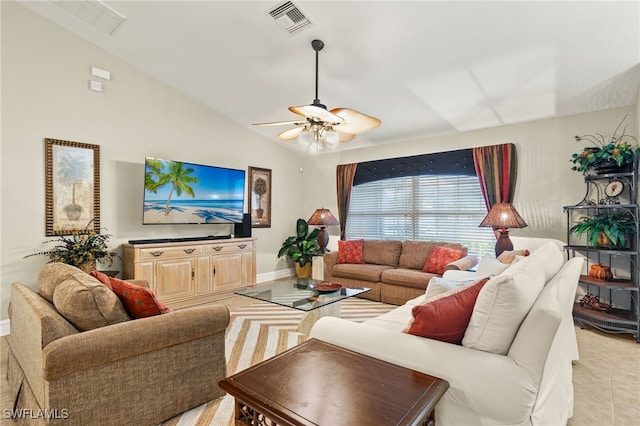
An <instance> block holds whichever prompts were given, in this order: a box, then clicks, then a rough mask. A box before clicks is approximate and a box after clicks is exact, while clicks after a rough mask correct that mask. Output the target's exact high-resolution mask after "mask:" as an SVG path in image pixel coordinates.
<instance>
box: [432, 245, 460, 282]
mask: <svg viewBox="0 0 640 426" xmlns="http://www.w3.org/2000/svg"><path fill="white" fill-rule="evenodd" d="M463 257H464V251H462V250H458V249H452V248H448V247H442V246H435V247H434V248H433V249H432V250H431V253H429V257H428V258H427V261H426V262H425V264H424V268H422V272H430V273H432V274H438V275H442V274H444V268H445V267H446V266H447V264H449V263H451V262H455V261H456V260H458V259H462V258H463Z"/></svg>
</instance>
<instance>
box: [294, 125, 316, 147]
mask: <svg viewBox="0 0 640 426" xmlns="http://www.w3.org/2000/svg"><path fill="white" fill-rule="evenodd" d="M315 141H316V138H315V136H314V132H312V131H311V130H309V128H307V127H305V128H304V130H302V133H300V136H299V137H298V142H300V145H302V146H303V147H305V148H309V147H311V145H312V144H313V143H314V142H315Z"/></svg>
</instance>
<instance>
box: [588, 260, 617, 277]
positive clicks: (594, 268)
mask: <svg viewBox="0 0 640 426" xmlns="http://www.w3.org/2000/svg"><path fill="white" fill-rule="evenodd" d="M589 276H590V277H591V278H595V279H598V280H603V281H613V273H612V272H611V268H610V267H608V266H606V265H599V264H594V265H591V268H589Z"/></svg>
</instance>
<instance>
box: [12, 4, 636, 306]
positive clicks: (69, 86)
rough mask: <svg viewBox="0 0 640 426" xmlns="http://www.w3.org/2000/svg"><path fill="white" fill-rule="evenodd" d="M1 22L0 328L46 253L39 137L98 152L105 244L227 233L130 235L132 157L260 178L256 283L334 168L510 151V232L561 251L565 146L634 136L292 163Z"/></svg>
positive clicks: (332, 202)
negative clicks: (92, 76)
mask: <svg viewBox="0 0 640 426" xmlns="http://www.w3.org/2000/svg"><path fill="white" fill-rule="evenodd" d="M0 13H1V19H2V33H1V36H2V46H1V47H2V50H1V53H2V71H1V72H2V74H1V78H2V85H1V92H0V94H1V101H2V102H1V106H2V111H1V133H0V136H1V138H2V139H1V147H0V149H1V150H0V165H1V181H0V183H1V185H2V193H1V199H0V201H1V205H0V207H1V208H0V215H1V217H0V223H1V228H0V238H1V248H0V265H1V271H0V319H5V318H7V305H8V301H9V297H10V294H9V291H10V285H11V283H12V282H15V281H20V282H23V283H25V284H28V285H30V286H32V287H35V283H36V276H37V272H38V270H39V269H40V267H41V266H42V265H43V264H44V263H45V262H46V259H45V258H37V257H36V258H29V259H23V256H24V255H26V254H29V253H33V252H35V251H40V250H42V249H44V248H46V246H43V244H42V242H43V241H45V240H46V239H47V238H46V237H44V149H43V147H44V138H46V137H50V138H57V139H64V140H71V141H78V142H86V143H92V144H98V145H100V147H101V162H102V164H101V177H102V182H101V184H102V187H101V216H102V224H103V226H105V227H107V228H108V229H109V231H110V233H112V234H113V236H114V237H113V239H112V240H111V243H112V245H113V246H118V245H119V244H121V243H123V242H126V241H127V240H129V239H133V238H152V237H166V236H197V235H208V234H213V233H227V232H231V230H230V227H227V226H226V225H216V227H215V228H208V227H206V228H205V227H198V226H167V227H165V226H152V227H149V226H147V227H144V226H142V225H141V222H142V217H141V216H142V212H141V197H142V192H143V188H142V184H143V182H142V178H143V161H144V157H145V156H155V157H160V158H169V159H176V160H183V161H191V162H195V163H201V164H212V165H219V166H225V167H232V168H240V169H246V168H247V167H248V166H250V165H251V166H256V167H265V168H270V169H272V170H273V203H272V206H273V215H272V227H271V228H261V229H254V230H253V233H254V236H256V237H257V238H258V274H260V275H263V276H269V275H270V274H274V273H277V271H280V270H282V269H286V268H287V264H286V263H285V262H283V261H278V260H277V259H276V253H277V251H278V249H279V247H280V244H281V242H282V241H283V240H284V239H285V238H286V237H287V236H289V235H291V233H292V232H293V231H294V223H295V219H297V218H298V217H303V218H305V219H306V218H308V217H309V216H310V215H311V213H312V212H313V210H314V209H315V208H318V207H323V206H324V207H328V208H330V209H331V210H332V211H333V212H334V213H336V214H337V207H336V195H335V166H336V165H337V164H342V163H350V162H358V161H367V160H375V159H380V158H389V157H400V156H405V155H415V154H421V153H428V152H439V151H447V150H453V149H460V148H468V147H473V146H480V145H491V144H499V143H505V142H513V143H514V144H516V147H517V150H518V158H519V161H520V167H519V179H518V187H517V191H516V199H515V204H516V206H517V208H518V210H519V211H520V213H521V214H522V216H523V217H524V218H525V220H526V221H527V222H528V224H529V227H528V228H525V229H523V230H519V231H514V232H513V234H514V235H526V236H546V237H555V238H558V239H561V240H564V238H565V222H564V214H563V212H562V206H563V205H568V204H574V203H576V202H578V201H580V199H581V198H582V196H583V194H584V184H583V182H582V178H581V176H580V174H579V173H576V172H574V171H571V170H570V164H569V162H568V159H569V156H570V154H571V153H572V152H575V151H577V150H578V149H579V148H580V147H579V146H578V144H577V143H576V142H575V141H574V140H573V136H574V135H575V134H576V133H580V134H583V133H589V132H603V133H605V134H606V133H607V132H611V131H613V128H614V127H615V126H616V124H617V123H618V122H619V120H620V119H621V118H622V117H623V116H624V115H625V114H627V115H629V122H630V124H631V126H630V128H631V129H634V131H633V133H634V134H635V135H637V134H638V133H639V132H638V123H639V122H640V112H639V111H638V110H637V108H636V107H629V108H621V109H616V110H609V111H603V112H596V113H590V114H582V115H576V116H570V117H564V118H559V119H549V120H540V121H535V122H530V123H524V124H518V125H512V126H503V127H499V128H494V129H487V130H480V131H474V132H468V133H463V134H459V135H450V136H442V137H434V138H425V139H417V140H414V141H408V142H404V143H395V144H390V145H385V146H380V147H376V148H366V149H357V150H349V151H343V152H336V153H331V154H324V155H319V156H308V157H299V156H297V155H295V154H292V153H291V152H289V151H287V150H284V149H283V148H281V147H280V146H278V144H277V143H274V142H272V141H268V140H265V139H263V138H261V137H260V136H258V135H256V134H255V133H253V132H251V131H250V130H248V129H246V128H245V127H243V126H242V125H240V124H238V123H235V122H233V121H231V120H229V119H228V118H226V117H225V116H222V115H221V114H219V113H217V112H216V111H213V110H211V109H210V108H207V107H205V106H203V105H202V104H199V103H197V102H195V101H193V100H191V99H190V98H187V97H185V96H183V95H181V94H180V93H178V92H177V91H175V90H174V89H172V88H170V87H168V86H166V85H165V84H163V83H161V82H160V81H158V80H156V79H154V78H151V77H150V76H149V75H146V74H144V73H142V72H140V71H139V70H137V69H135V68H133V67H131V66H129V65H127V64H126V63H123V62H122V61H120V60H119V59H117V58H115V57H113V56H111V55H109V54H107V53H105V52H104V51H102V50H100V49H98V48H96V47H95V46H93V45H91V44H89V43H87V42H84V41H82V40H81V39H79V38H78V37H76V36H74V35H72V34H71V33H69V32H67V31H65V30H62V29H60V28H59V27H57V26H56V25H54V24H53V23H51V22H49V21H48V20H46V19H44V18H41V17H40V16H38V15H36V14H34V13H32V12H30V11H28V10H27V9H25V8H24V7H22V6H20V5H18V4H16V3H13V2H6V1H2V2H0ZM91 66H97V67H100V68H103V69H107V70H109V71H111V73H112V76H113V78H112V80H110V81H108V82H105V83H104V92H103V93H95V92H91V91H89V90H88V80H89V68H90V67H91ZM383 125H384V123H383ZM374 131H375V130H374ZM301 169H302V172H301V171H300V170H301ZM330 232H331V243H330V246H332V247H335V246H336V241H337V235H338V229H337V227H334V228H331V229H330ZM117 267H119V265H116V266H115V268H117Z"/></svg>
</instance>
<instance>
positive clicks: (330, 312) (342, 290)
mask: <svg viewBox="0 0 640 426" xmlns="http://www.w3.org/2000/svg"><path fill="white" fill-rule="evenodd" d="M369 290H371V289H370V288H367V287H357V288H350V287H344V286H342V285H341V284H334V283H329V282H326V281H320V280H314V279H312V278H292V279H285V280H281V281H276V282H273V283H270V284H266V285H259V286H257V287H254V288H248V289H242V290H238V291H236V292H235V294H238V295H241V296H247V297H251V298H254V299H258V300H262V301H264V302H270V303H275V304H277V305H282V306H286V307H288V308H293V309H298V310H300V311H304V312H306V314H305V315H304V317H303V318H302V320H301V321H300V325H299V326H298V332H300V333H304V334H309V330H311V326H313V324H315V322H316V321H318V320H319V319H320V318H322V317H324V316H334V317H339V316H340V301H341V300H343V299H346V298H348V297H353V296H357V295H358V294H361V293H364V292H366V291H369Z"/></svg>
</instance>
